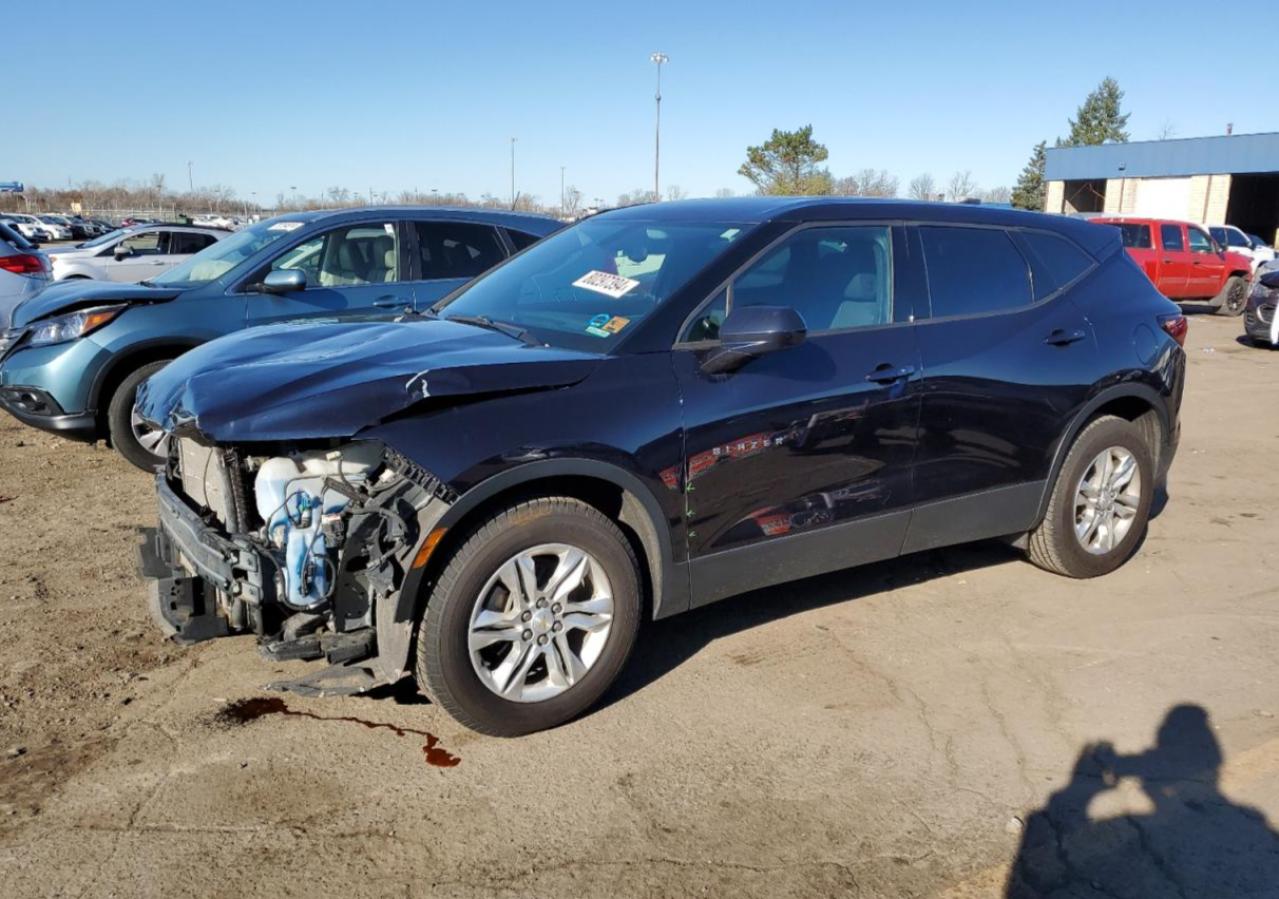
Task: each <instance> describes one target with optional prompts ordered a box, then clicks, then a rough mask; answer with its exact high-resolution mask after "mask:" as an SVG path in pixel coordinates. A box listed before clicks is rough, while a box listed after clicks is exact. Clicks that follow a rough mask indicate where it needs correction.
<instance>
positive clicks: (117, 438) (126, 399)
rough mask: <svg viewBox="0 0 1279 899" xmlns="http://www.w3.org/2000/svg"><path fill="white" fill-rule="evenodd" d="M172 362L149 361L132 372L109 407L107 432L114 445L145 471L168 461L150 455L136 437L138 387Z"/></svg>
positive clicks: (119, 451)
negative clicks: (134, 432)
mask: <svg viewBox="0 0 1279 899" xmlns="http://www.w3.org/2000/svg"><path fill="white" fill-rule="evenodd" d="M171 361H172V360H171V359H161V360H158V361H156V362H148V363H147V364H146V365H143V366H141V367H140V368H138V369H136V370H134V371H132V372H130V373H129V375H128V377H126V378H125V379H124V380H123V381H121V382H120V386H118V387H117V388H116V389H115V393H113V394H112V395H111V402H110V404H109V405H108V406H107V431H108V433H109V434H110V436H111V445H112V446H113V447H115V449H116V451H117V452H118V453H119V454H120V455H122V456H124V458H125V459H127V460H128V461H129V463H130V464H132V465H134V466H136V467H137V468H140V469H142V470H143V471H153V470H154V469H155V466H157V465H160V464H163V462H164V459H162V458H160V457H159V456H155V455H152V454H151V453H149V452H147V451H146V450H145V449H143V447H142V445H141V444H140V443H138V441H137V440H136V439H135V438H134V436H133V421H132V416H133V404H134V402H135V400H136V398H137V393H138V385H140V384H141V383H142V382H143V381H145V380H146V379H147V378H149V377H151V376H152V375H153V374H155V373H156V372H158V371H159V370H160V369H162V368H164V367H165V366H166V365H168V364H169V363H170V362H171Z"/></svg>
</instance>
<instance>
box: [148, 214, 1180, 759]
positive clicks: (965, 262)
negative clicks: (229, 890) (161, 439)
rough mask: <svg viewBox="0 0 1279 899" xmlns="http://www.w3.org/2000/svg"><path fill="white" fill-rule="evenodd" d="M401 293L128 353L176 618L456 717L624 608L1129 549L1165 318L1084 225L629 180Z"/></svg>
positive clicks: (1089, 560) (519, 706)
mask: <svg viewBox="0 0 1279 899" xmlns="http://www.w3.org/2000/svg"><path fill="white" fill-rule="evenodd" d="M421 312H422V314H421V315H420V316H418V317H416V318H414V319H413V320H405V321H401V322H394V323H340V322H339V323H332V324H316V325H310V326H302V327H294V328H255V329H251V330H248V331H245V332H242V333H240V334H235V335H231V336H230V337H225V338H223V339H221V340H216V341H213V342H211V343H208V344H206V345H204V346H202V347H199V348H197V349H195V350H193V351H192V352H190V353H188V354H187V355H185V356H183V357H182V358H181V359H179V360H178V361H177V362H175V363H173V364H172V365H171V366H169V367H168V368H167V369H165V370H164V371H162V372H160V374H158V375H156V376H155V377H153V378H152V379H151V380H150V381H149V382H147V384H146V385H145V386H144V388H143V390H142V391H141V393H140V394H139V410H138V411H139V414H140V416H141V417H142V418H143V419H144V420H146V421H147V422H149V423H150V424H151V425H153V426H155V427H158V428H162V429H164V430H165V431H166V432H168V433H169V434H171V435H172V439H171V440H170V441H169V446H170V453H169V461H168V465H167V466H166V467H165V469H164V470H163V471H162V472H161V473H160V474H159V475H158V478H157V490H158V493H159V526H158V528H157V529H155V530H154V531H153V532H151V533H150V535H149V537H148V538H147V539H146V541H145V542H144V545H143V547H142V564H143V571H144V573H145V574H146V575H147V576H148V577H149V578H150V584H151V600H150V601H151V604H152V611H153V613H154V615H155V617H156V618H157V620H160V621H162V622H164V626H165V627H166V629H167V630H168V632H169V633H170V634H171V635H173V636H174V637H175V638H177V639H178V640H181V641H194V640H200V639H206V638H208V637H212V636H218V635H221V634H226V633H234V632H244V631H253V632H256V633H257V634H258V635H259V639H260V641H261V643H262V646H263V649H264V650H265V651H266V652H267V654H268V655H271V656H274V657H276V658H310V659H319V658H325V659H327V660H328V661H329V663H330V666H329V667H327V668H322V669H318V670H316V671H315V672H314V673H313V674H312V675H310V676H308V677H306V678H303V679H302V680H299V681H293V682H290V683H287V684H282V685H280V686H284V687H288V688H290V689H295V690H304V691H307V690H309V691H312V692H321V693H324V692H358V691H362V690H367V689H369V688H371V687H373V686H375V685H378V684H383V683H387V682H394V681H396V680H399V679H400V678H402V677H406V676H408V675H409V673H410V672H412V673H413V674H414V675H415V676H416V678H417V682H418V684H419V686H420V687H421V688H422V689H424V690H425V691H427V692H428V693H429V694H430V695H431V696H432V697H433V698H434V699H435V700H436V701H437V702H438V703H439V704H440V705H442V706H443V707H444V708H445V709H447V710H448V711H449V712H450V713H452V714H453V715H454V716H456V717H457V718H458V719H459V720H460V721H462V722H463V723H465V724H467V725H468V726H470V727H473V728H476V729H478V730H482V731H485V732H488V733H496V734H518V733H524V732H527V731H531V730H535V729H537V728H542V727H548V726H552V725H554V724H557V723H559V722H562V721H564V720H566V719H568V718H570V717H572V716H573V715H576V714H578V713H580V712H581V711H582V710H584V709H585V708H586V707H588V706H589V705H590V704H591V703H592V702H593V701H594V700H596V699H597V698H598V697H599V696H600V694H601V693H602V692H603V691H604V690H605V689H606V688H607V687H608V685H609V684H610V683H611V682H612V681H613V680H614V678H615V677H616V676H617V674H618V672H619V671H620V670H621V669H622V666H623V664H624V663H625V661H626V658H627V656H628V654H629V652H630V650H631V646H632V644H633V642H634V640H635V637H636V634H637V628H638V625H639V622H640V620H641V619H642V618H644V617H655V618H664V617H666V616H669V615H674V614H677V613H679V612H683V611H686V610H688V609H690V608H694V607H697V606H701V605H704V604H706V603H710V602H713V601H715V600H719V599H723V598H725V597H728V596H732V595H734V594H738V593H742V592H745V591H748V590H753V589H757V588H761V587H768V586H770V585H773V584H777V583H780V582H783V581H789V580H794V579H796V578H802V577H806V576H808V575H813V574H818V573H820V572H827V571H831V570H835V569H840V568H845V567H848V566H852V565H858V564H862V563H865V562H871V561H874V560H876V559H885V558H889V557H893V556H897V555H900V554H903V553H912V552H917V551H920V550H925V549H929V548H932V547H938V546H945V545H948V544H954V543H960V542H963V541H968V540H978V539H984V538H1004V539H1006V540H1008V541H1010V542H1012V543H1014V544H1015V545H1017V546H1020V547H1022V548H1023V549H1024V551H1025V552H1026V554H1027V555H1028V557H1029V558H1030V560H1031V561H1032V562H1034V563H1035V564H1036V565H1039V566H1041V567H1043V568H1046V569H1048V570H1050V571H1054V572H1058V573H1060V574H1063V575H1067V576H1071V577H1093V576H1097V575H1102V574H1105V573H1107V572H1109V571H1112V570H1113V569H1115V568H1116V567H1118V566H1119V565H1121V564H1123V563H1124V562H1125V561H1126V560H1127V559H1128V558H1129V557H1130V556H1131V555H1132V554H1133V553H1134V552H1136V551H1137V549H1138V547H1139V546H1140V545H1141V541H1142V538H1143V536H1144V534H1145V532H1146V525H1147V518H1148V515H1149V512H1150V507H1151V500H1152V498H1153V497H1154V495H1155V491H1156V489H1157V488H1158V487H1159V485H1160V483H1161V482H1162V481H1163V479H1164V477H1165V474H1166V472H1167V470H1168V467H1169V465H1170V464H1171V462H1172V458H1173V454H1174V451H1175V449H1176V447H1177V442H1178V433H1179V426H1178V410H1179V407H1180V403H1181V396H1182V382H1183V377H1184V370H1185V353H1184V351H1183V349H1182V346H1181V342H1182V341H1183V339H1184V337H1185V333H1186V321H1185V319H1184V318H1183V317H1182V316H1181V314H1180V312H1179V311H1178V310H1177V307H1176V306H1175V305H1173V304H1172V303H1171V302H1169V301H1168V300H1166V299H1164V298H1163V297H1162V296H1160V295H1159V294H1158V293H1157V292H1156V291H1155V289H1154V287H1153V286H1152V285H1151V283H1150V281H1149V280H1148V279H1147V278H1146V276H1145V275H1144V274H1143V273H1142V272H1141V270H1140V269H1138V268H1137V266H1136V265H1135V264H1134V263H1133V261H1132V260H1131V259H1130V258H1129V256H1128V255H1127V254H1126V253H1125V252H1124V248H1123V246H1122V244H1121V243H1120V238H1119V232H1118V231H1117V230H1116V229H1114V228H1112V227H1108V226H1102V225H1094V224H1091V223H1088V222H1086V221H1081V220H1075V219H1070V218H1065V217H1060V216H1049V215H1042V214H1038V213H1024V212H1014V211H1011V210H1000V209H991V208H983V207H980V206H966V205H948V204H927V203H906V202H897V201H892V202H873V201H849V200H833V199H829V198H812V199H786V198H771V197H761V198H752V199H739V200H730V201H687V202H678V203H661V204H655V205H649V206H639V207H633V208H629V209H622V210H617V211H613V212H608V213H604V214H602V215H599V216H596V217H593V218H590V219H587V220H585V221H583V222H581V223H579V224H577V225H575V226H573V227H571V228H568V229H565V230H564V231H562V232H560V233H559V234H556V235H553V236H551V237H549V238H547V239H546V240H544V241H542V242H540V243H538V244H536V245H535V246H533V247H531V248H530V249H528V250H527V251H525V252H524V253H521V254H520V255H518V256H516V257H514V258H512V259H511V260H509V261H507V262H506V263H504V264H502V265H500V266H498V267H497V268H495V269H494V270H493V271H491V272H489V273H488V274H486V275H484V276H483V277H481V278H478V279H477V280H475V281H474V282H472V283H471V284H470V285H468V286H467V287H465V288H463V289H462V290H459V291H458V292H456V293H454V294H453V295H451V296H450V297H446V298H445V299H443V300H442V301H441V302H438V303H436V304H434V305H433V306H431V307H430V308H425V309H422V310H421Z"/></svg>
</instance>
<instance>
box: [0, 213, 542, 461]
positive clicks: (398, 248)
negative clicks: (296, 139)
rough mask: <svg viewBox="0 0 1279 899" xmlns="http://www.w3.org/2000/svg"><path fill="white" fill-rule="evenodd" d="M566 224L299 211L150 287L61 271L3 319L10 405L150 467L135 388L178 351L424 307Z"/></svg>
mask: <svg viewBox="0 0 1279 899" xmlns="http://www.w3.org/2000/svg"><path fill="white" fill-rule="evenodd" d="M558 227H560V225H559V223H558V222H556V221H554V220H553V219H549V218H544V217H542V216H532V215H520V214H515V213H502V212H489V211H479V210H466V209H429V208H413V207H404V206H392V207H387V208H372V209H370V208H364V209H344V210H340V211H323V212H302V213H293V214H289V215H284V216H280V217H278V218H273V219H270V220H268V221H264V222H260V223H258V224H255V225H251V226H249V227H247V228H245V229H244V230H242V231H238V232H236V233H235V234H233V235H231V236H230V237H228V238H225V239H224V240H221V241H219V242H217V243H215V244H213V245H212V246H210V247H207V248H206V249H204V250H202V251H201V252H199V253H197V254H196V255H194V256H192V257H191V258H190V259H188V260H187V261H186V262H184V263H183V264H181V265H179V266H177V267H176V268H174V269H171V270H168V271H166V272H165V273H164V274H162V275H158V276H157V277H155V278H154V279H152V280H150V281H143V282H142V283H140V284H136V285H135V284H103V283H97V282H89V281H64V282H59V283H57V284H54V285H52V286H50V287H48V288H47V289H45V290H44V291H43V292H42V293H40V294H39V295H38V296H36V297H34V298H32V299H29V300H27V301H26V302H24V303H22V304H21V305H20V306H18V307H17V308H16V309H15V310H13V312H12V320H7V319H8V316H7V315H5V317H4V318H3V319H0V407H3V408H4V409H7V410H8V411H9V412H11V413H12V414H13V415H14V416H16V417H17V418H18V419H19V420H21V421H23V422H26V423H27V424H30V425H34V426H35V427H38V428H44V429H45V430H49V431H56V432H58V433H61V434H64V435H66V436H69V437H76V438H80V439H86V440H95V439H97V438H99V437H108V438H109V439H110V441H111V443H112V444H113V445H114V446H115V447H116V448H117V449H118V450H119V451H120V452H121V454H123V455H124V457H125V458H126V459H128V460H129V461H130V462H133V463H134V464H135V465H138V466H140V467H142V468H146V469H152V468H154V467H155V466H156V465H157V464H160V463H162V462H163V461H164V456H163V454H162V452H161V449H162V445H161V441H162V439H163V435H162V434H160V433H159V432H156V431H153V430H150V429H147V428H145V427H143V426H141V425H140V423H139V422H138V421H137V420H136V418H134V417H133V415H132V412H133V397H134V392H135V391H136V389H137V385H138V384H139V383H141V382H142V381H144V380H146V379H147V378H148V377H150V376H151V375H152V374H154V373H155V372H156V371H158V370H159V369H160V368H162V367H163V366H164V365H165V363H167V362H168V361H169V360H171V359H173V358H174V357H176V356H178V355H180V354H181V353H183V352H185V351H186V350H188V349H190V348H191V347H193V346H197V345H199V344H201V343H204V342H205V341H206V340H211V339H212V338H214V337H220V336H221V335H223V334H227V333H230V332H231V331H237V330H240V329H241V328H245V327H248V326H250V325H259V324H266V323H269V322H278V321H285V320H289V319H302V318H323V319H330V320H332V319H349V318H357V317H358V318H366V317H371V316H376V317H384V318H391V317H393V316H394V315H395V314H397V313H399V312H401V311H403V310H405V309H409V310H412V309H415V308H425V307H427V306H430V305H431V304H432V303H434V302H435V301H436V300H438V299H440V297H442V296H444V295H445V294H447V293H449V292H450V291H452V290H454V289H456V288H457V287H458V286H460V285H462V284H464V283H466V282H467V281H468V280H470V279H471V278H473V277H475V276H476V275H478V274H480V273H481V272H483V271H485V270H486V269H488V268H491V267H492V266H494V265H496V264H497V263H498V262H501V261H502V260H504V259H506V257H507V256H509V255H511V254H512V253H514V252H516V251H517V250H520V249H522V248H524V247H526V246H528V245H529V244H530V243H533V242H534V241H536V240H538V239H539V238H541V237H543V236H545V235H546V234H549V233H550V232H552V231H554V230H555V229H556V228H558Z"/></svg>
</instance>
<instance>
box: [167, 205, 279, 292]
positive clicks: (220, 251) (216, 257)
mask: <svg viewBox="0 0 1279 899" xmlns="http://www.w3.org/2000/svg"><path fill="white" fill-rule="evenodd" d="M302 225H303V223H302V222H290V221H280V220H276V221H266V222H259V223H258V224H256V225H254V226H253V227H251V228H245V229H244V230H243V231H237V232H235V233H234V234H232V235H231V236H230V237H227V238H224V239H223V240H219V241H218V242H217V243H212V244H209V245H208V246H207V247H205V248H204V249H203V250H201V251H200V252H198V253H196V254H195V255H194V256H192V257H191V258H190V259H188V260H187V261H186V262H184V263H182V264H181V265H179V266H176V267H174V268H171V269H169V270H168V271H167V272H165V273H164V274H163V275H159V276H157V277H155V278H153V279H151V281H150V283H151V284H164V285H174V284H182V285H184V286H190V285H193V284H208V283H209V282H210V281H216V280H217V279H218V278H221V277H222V276H223V275H225V274H226V273H227V272H229V271H231V269H233V268H235V267H236V266H237V265H239V264H240V263H241V262H243V261H244V260H246V259H248V258H249V257H250V256H253V255H254V254H256V253H257V252H258V250H260V249H262V248H263V247H265V246H267V245H268V244H272V243H275V242H276V241H277V240H279V239H280V238H281V237H285V236H287V235H289V234H290V233H292V232H293V231H296V230H297V229H298V228H301V227H302Z"/></svg>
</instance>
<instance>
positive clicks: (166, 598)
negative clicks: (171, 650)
mask: <svg viewBox="0 0 1279 899" xmlns="http://www.w3.org/2000/svg"><path fill="white" fill-rule="evenodd" d="M156 498H157V500H158V503H157V505H158V511H159V526H158V527H155V528H144V529H143V530H142V540H141V542H140V544H139V546H138V571H139V573H140V574H141V575H142V577H143V578H144V579H145V580H146V582H147V588H148V597H147V598H148V608H149V609H150V611H151V614H152V617H153V618H155V620H156V623H157V624H159V625H160V627H161V628H162V629H163V630H164V631H165V633H166V634H168V635H169V636H171V637H173V638H174V639H175V640H176V641H178V642H180V643H198V642H200V641H201V640H209V639H212V638H214V637H221V636H225V635H226V634H229V633H230V632H231V630H232V627H231V625H232V622H230V621H228V619H227V618H226V617H225V616H224V615H223V614H221V612H220V605H219V602H218V593H219V592H221V594H222V595H223V596H224V597H228V598H231V599H233V600H235V601H240V602H245V601H247V602H249V603H252V604H255V605H258V606H260V605H261V602H262V599H263V596H264V585H263V576H264V572H265V571H266V570H268V566H267V560H266V559H265V558H264V556H263V554H262V553H260V552H259V551H258V550H257V549H256V548H254V547H253V546H252V545H250V544H248V543H247V541H245V542H238V541H235V540H231V539H228V538H227V537H226V536H224V535H222V534H221V533H219V532H218V531H216V530H215V529H213V528H211V527H209V526H208V525H207V524H205V523H204V521H203V520H202V519H201V518H200V516H198V515H197V514H196V513H195V512H193V511H192V510H191V508H190V507H189V506H187V504H186V503H185V502H184V501H183V500H182V499H181V498H180V497H179V496H178V495H177V494H176V493H175V492H174V491H173V489H172V488H171V487H170V486H169V484H168V482H167V481H166V480H165V478H164V476H163V475H160V476H157V478H156Z"/></svg>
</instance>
